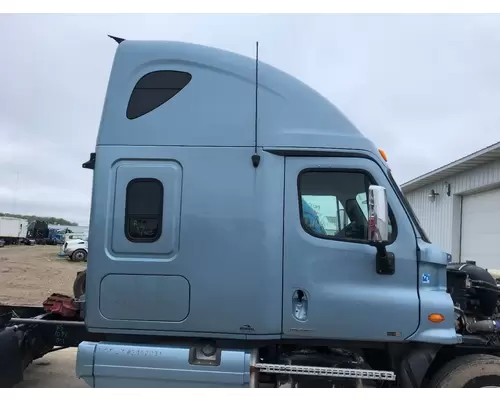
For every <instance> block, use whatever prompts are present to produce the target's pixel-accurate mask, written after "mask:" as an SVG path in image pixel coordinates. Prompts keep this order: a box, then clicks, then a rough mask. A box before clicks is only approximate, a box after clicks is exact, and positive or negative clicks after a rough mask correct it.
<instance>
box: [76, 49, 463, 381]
mask: <svg viewBox="0 0 500 400" xmlns="http://www.w3.org/2000/svg"><path fill="white" fill-rule="evenodd" d="M157 70H176V71H184V72H189V73H190V74H191V75H192V80H191V81H190V82H189V84H188V85H187V86H186V87H185V88H184V89H183V90H182V91H180V92H179V93H178V94H177V95H176V96H175V97H173V98H172V99H171V100H170V101H168V102H166V103H165V104H163V105H161V106H159V107H158V108H156V109H155V110H154V111H151V112H149V113H148V114H146V115H144V116H142V117H139V118H137V119H134V120H129V119H128V118H127V117H126V113H125V110H126V108H127V105H128V102H129V97H130V93H131V92H132V90H133V88H134V86H135V84H136V83H137V81H138V80H139V79H140V78H141V77H143V76H144V75H145V74H148V73H149V72H152V71H157ZM259 83H260V87H259V120H258V148H257V150H258V153H259V155H260V156H261V162H260V165H259V166H258V168H254V167H253V165H252V162H251V156H252V154H253V152H254V118H255V109H254V107H255V103H254V102H255V97H254V96H255V61H254V60H252V59H249V58H246V57H242V56H239V55H236V54H233V53H229V52H225V51H221V50H217V49H212V48H208V47H204V46H197V45H191V44H186V43H174V42H149V41H125V42H123V43H121V44H120V45H119V46H118V50H117V52H116V56H115V60H114V63H113V68H112V71H111V76H110V80H109V84H108V90H107V94H106V98H105V103H104V109H103V113H102V118H101V124H100V127H99V132H98V138H97V145H96V150H95V152H96V166H95V170H94V181H93V193H92V209H91V223H90V232H91V234H90V237H89V261H88V269H87V289H86V290H87V293H86V299H87V303H86V320H85V323H86V325H87V328H88V330H89V331H91V332H103V333H120V334H138V335H158V336H162V337H164V338H165V339H164V340H165V341H166V340H167V339H166V338H167V337H169V336H175V337H189V338H193V337H199V338H227V339H239V340H242V341H244V340H248V339H259V340H266V339H277V338H278V339H279V338H286V339H290V338H292V339H294V338H297V339H298V338H320V339H324V338H328V339H345V340H351V341H357V340H358V341H359V340H363V341H377V342H389V341H392V342H398V341H399V342H401V341H410V340H414V341H422V342H435V343H456V341H457V340H458V339H457V336H456V334H455V331H454V318H453V303H452V301H451V298H450V296H449V294H448V293H446V287H445V282H446V264H447V256H446V253H444V252H442V251H441V250H439V249H438V248H437V247H436V246H434V245H431V244H430V243H427V242H424V241H423V240H422V238H421V237H420V236H422V235H419V234H418V232H419V230H418V229H417V228H418V227H419V224H418V221H416V219H415V218H413V217H411V216H409V213H408V208H407V207H408V205H406V204H403V202H402V194H401V192H400V190H399V188H398V187H397V185H396V184H395V183H394V181H393V180H392V179H391V177H390V172H389V169H388V167H387V165H386V163H385V162H384V160H383V159H382V158H381V156H380V154H379V152H378V149H377V148H376V147H375V146H374V144H373V143H372V142H371V141H370V140H369V139H367V138H366V137H364V136H363V135H362V134H361V133H360V132H359V131H358V130H357V129H356V128H355V127H354V126H353V125H352V124H351V123H350V122H349V121H348V120H347V119H346V118H345V117H344V116H343V115H342V114H341V113H340V112H339V110H338V109H337V108H336V107H335V106H334V105H332V104H331V103H330V102H329V101H327V100H326V99H325V98H324V97H322V96H321V95H320V94H319V93H317V92H315V91H314V90H312V89H311V88H309V87H307V86H306V85H304V84H303V83H301V82H300V81H298V80H296V79H295V78H293V77H291V76H289V75H287V74H285V73H283V72H282V71H279V70H277V69H275V68H273V67H271V66H269V65H266V64H264V63H262V64H259ZM290 151H294V152H299V154H297V153H295V154H294V155H293V156H284V155H283V153H286V152H290ZM305 169H319V170H331V169H340V170H362V171H364V172H365V173H367V174H368V175H370V176H371V177H373V179H374V180H375V182H376V183H377V184H378V185H381V186H384V187H385V188H386V190H387V200H388V203H389V206H390V208H391V210H392V213H393V215H394V218H395V220H396V224H397V236H396V237H395V238H394V240H393V241H392V243H390V244H389V245H388V247H387V250H388V251H390V252H392V253H394V255H395V259H396V272H395V274H394V275H379V274H377V272H376V269H375V254H376V250H375V248H374V247H372V246H369V245H368V244H367V243H363V242H360V241H345V240H338V239H336V240H331V239H325V238H324V237H318V236H314V235H313V234H311V233H310V232H306V231H305V230H304V228H303V226H302V224H301V221H300V218H299V215H300V209H301V208H302V211H303V213H304V215H305V219H306V221H305V222H306V223H307V225H309V226H310V227H312V230H313V233H314V232H315V233H321V234H323V235H324V234H325V233H326V232H325V228H324V227H323V226H322V225H321V223H320V221H319V219H318V216H317V214H316V212H315V211H314V210H313V208H312V207H311V205H310V204H308V203H307V202H306V201H304V200H299V193H298V187H297V180H298V176H299V174H300V173H301V172H302V171H304V170H305ZM137 178H154V179H156V180H158V181H160V182H161V183H162V185H163V188H164V195H163V208H162V210H163V217H162V231H161V235H160V236H159V238H158V240H156V241H155V242H153V243H145V242H131V241H130V240H129V239H128V238H127V236H126V234H125V229H124V226H125V223H126V221H127V218H126V216H125V209H126V198H127V185H128V184H129V182H130V181H131V180H134V179H137ZM417 246H418V248H417ZM417 250H419V251H417ZM417 253H418V254H420V256H419V260H417ZM419 277H420V279H419ZM431 277H432V279H431ZM298 289H300V290H303V291H304V292H305V293H307V297H306V299H305V301H304V302H300V301H298V299H297V298H296V297H294V293H297V290H298ZM124 293H126V294H130V296H127V295H124ZM155 308H156V309H157V311H155ZM430 312H440V313H442V314H443V315H445V321H444V322H443V323H442V324H440V325H439V329H438V328H436V326H435V324H434V325H432V324H431V323H430V322H429V321H428V320H427V317H426V316H427V315H428V314H429V313H430ZM367 326H369V327H370V329H366V327H367ZM390 332H398V333H400V334H399V335H389V334H388V333H390ZM89 346H90V347H88V346H87V347H86V346H83V345H81V348H80V349H79V357H80V355H81V357H82V359H83V357H85V354H87V355H89V354H91V353H92V351H94V350H95V349H96V348H95V347H92V346H93V345H89ZM106 346H107V345H106ZM113 346H114V347H113ZM113 346H112V347H102V349H103V350H102V352H100V353H99V357H100V358H99V361H97V359H96V360H95V361H93V363H94V364H95V365H97V364H99V363H100V364H99V365H102V368H101V369H100V370H99V371H98V369H97V368H96V367H95V366H94V367H93V372H92V374H93V375H87V376H93V378H91V379H93V382H94V384H97V383H96V382H97V379H98V376H99V374H102V376H104V375H105V374H107V373H108V372H109V373H111V374H120V372H119V371H120V367H119V366H126V365H131V364H130V363H132V361H131V360H130V359H127V358H126V357H125V358H121V359H120V360H119V359H118V358H116V357H115V358H113V357H114V356H112V355H113V354H115V352H118V349H120V348H122V347H123V346H122V345H119V344H115V345H113ZM132 347H134V346H132ZM146 347H148V346H146ZM148 348H151V349H152V346H149V347H148ZM89 349H91V350H89ZM92 349H93V350H92ZM98 350H99V349H98ZM134 351H135V349H134ZM158 351H160V353H161V354H162V356H161V357H160V358H159V359H161V360H163V361H159V363H160V364H158V365H159V367H158V368H160V369H159V370H161V371H163V368H165V370H168V369H169V368H170V367H171V365H173V364H171V362H174V361H172V360H174V359H175V360H176V361H175V362H177V363H178V365H177V364H176V365H177V366H178V368H180V369H183V368H191V367H188V366H187V365H185V363H183V362H181V361H180V360H181V359H182V360H183V358H182V357H185V354H186V351H185V350H182V351H181V350H178V349H176V348H170V347H169V346H166V348H165V349H160V350H158ZM228 354H229V353H228ZM115 355H116V354H115ZM89 357H90V355H89ZM107 357H108V358H107ZM176 357H181V358H176ZM228 357H229V359H231V360H233V361H234V364H231V366H230V367H228V368H229V369H227V370H226V371H228V374H227V375H217V374H214V375H210V376H211V378H208V376H209V374H207V375H204V374H201V375H200V377H202V379H206V380H204V381H203V382H204V383H203V384H202V385H204V384H207V385H209V381H210V382H211V383H210V384H214V385H218V384H220V385H222V386H234V385H236V386H241V385H240V384H241V382H244V379H246V377H243V376H241V375H237V376H236V378H237V380H238V382H236V381H234V380H232V379H233V378H231V377H230V374H229V371H233V367H234V371H243V369H242V365H244V363H245V362H246V361H244V360H246V357H247V354H246V353H245V352H236V353H234V354H233V353H232V355H230V356H228ZM144 360H146V359H144ZM148 360H149V361H144V362H143V364H141V366H140V367H141V368H142V367H144V368H146V367H147V365H149V364H150V363H151V362H153V361H151V359H148ZM169 360H170V361H169ZM233 361H230V362H231V363H232V362H233ZM134 362H135V361H134ZM141 362H142V361H141ZM113 363H114V364H113ZM148 363H149V364H148ZM79 365H82V364H81V363H80V364H79ZM85 365H86V367H88V365H87V364H85ZM104 365H115V366H116V368H115V367H113V368H114V369H113V370H112V371H111V369H110V370H105V368H104ZM245 365H246V364H245ZM79 368H80V367H79ZM81 368H83V367H81ZM134 368H135V367H134ZM176 368H177V367H176ZM137 371H139V370H137ZM162 373H163V372H162ZM84 374H86V373H83V372H82V376H83V375H84ZM140 374H142V372H140V373H139V375H140ZM174 375H175V376H176V377H177V378H175V379H180V380H182V381H183V383H181V385H191V384H192V385H194V386H196V385H199V384H200V382H199V381H197V382H191V383H189V382H188V381H189V379H190V378H188V377H186V376H181V375H179V373H176V374H174ZM113 376H114V375H113ZM141 376H142V375H141ZM116 377H117V380H115V381H109V382H104V383H103V382H101V385H103V386H106V385H111V384H115V383H118V382H125V381H123V380H120V379H121V378H120V377H119V376H118V375H116ZM136 378H137V376H136ZM226 378H227V379H228V380H227V381H226ZM240 378H241V379H240ZM89 379H90V378H89ZM137 379H139V378H137ZM141 379H142V378H141ZM158 379H159V380H162V379H163V381H162V382H163V383H161V382H160V381H158V382H156V383H154V384H157V385H159V386H162V385H167V386H168V385H170V384H171V383H168V382H167V383H165V379H167V378H162V377H158ZM172 379H174V378H172ZM193 379H194V378H193ZM218 379H219V380H218ZM110 382H112V383H110ZM130 382H134V384H137V385H143V384H145V383H144V382H142V381H140V379H139V381H133V380H131V381H130ZM159 382H160V383H159ZM149 384H153V383H152V382H149Z"/></svg>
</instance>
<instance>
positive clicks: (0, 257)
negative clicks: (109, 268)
mask: <svg viewBox="0 0 500 400" xmlns="http://www.w3.org/2000/svg"><path fill="white" fill-rule="evenodd" d="M58 253H59V246H22V245H21V246H7V247H3V248H0V303H1V304H10V305H26V306H41V304H42V302H43V301H44V300H45V299H46V298H47V297H48V296H50V295H51V294H52V293H61V294H67V295H69V296H71V295H72V293H73V281H74V280H75V277H76V273H77V271H81V270H83V269H85V266H86V265H85V264H84V263H73V262H70V261H67V260H65V259H58V258H57V257H56V256H57V254H58Z"/></svg>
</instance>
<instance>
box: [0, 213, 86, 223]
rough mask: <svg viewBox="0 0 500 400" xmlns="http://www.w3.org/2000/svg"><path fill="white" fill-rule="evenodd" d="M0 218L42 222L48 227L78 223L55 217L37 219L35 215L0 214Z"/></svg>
mask: <svg viewBox="0 0 500 400" xmlns="http://www.w3.org/2000/svg"><path fill="white" fill-rule="evenodd" d="M0 217H12V218H22V219H27V220H28V221H30V222H31V221H35V220H38V221H44V222H46V223H47V224H49V225H68V226H78V223H76V222H71V221H68V220H66V219H64V218H56V217H39V216H37V215H22V214H9V213H0Z"/></svg>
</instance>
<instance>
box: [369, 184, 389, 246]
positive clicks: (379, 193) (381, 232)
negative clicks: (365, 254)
mask: <svg viewBox="0 0 500 400" xmlns="http://www.w3.org/2000/svg"><path fill="white" fill-rule="evenodd" d="M368 239H369V240H370V241H371V242H378V243H383V242H387V241H388V240H389V204H388V203H387V193H386V191H385V188H384V187H382V186H376V185H370V187H369V188H368Z"/></svg>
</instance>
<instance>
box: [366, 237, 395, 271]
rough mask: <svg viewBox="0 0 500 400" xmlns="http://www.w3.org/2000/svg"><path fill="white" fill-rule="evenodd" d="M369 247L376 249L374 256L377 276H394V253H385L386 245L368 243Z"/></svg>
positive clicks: (373, 242) (382, 243)
mask: <svg viewBox="0 0 500 400" xmlns="http://www.w3.org/2000/svg"><path fill="white" fill-rule="evenodd" d="M370 246H373V247H375V248H376V249H377V255H376V256H375V263H376V271H377V274H380V275H394V273H395V272H396V259H395V257H394V253H392V252H388V251H387V247H386V243H385V242H375V241H370Z"/></svg>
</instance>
